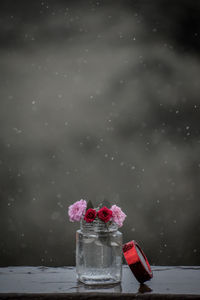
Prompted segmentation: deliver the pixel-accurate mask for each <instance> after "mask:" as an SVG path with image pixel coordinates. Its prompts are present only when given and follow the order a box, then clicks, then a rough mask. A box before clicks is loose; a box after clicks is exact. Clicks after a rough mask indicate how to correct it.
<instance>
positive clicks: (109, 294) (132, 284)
mask: <svg viewBox="0 0 200 300" xmlns="http://www.w3.org/2000/svg"><path fill="white" fill-rule="evenodd" d="M152 271H153V278H152V279H151V280H150V281H148V282H146V284H144V285H140V284H139V283H138V282H137V281H136V279H135V278H134V276H133V275H132V273H131V271H130V270H129V268H128V266H123V275H122V282H121V284H117V285H112V286H86V285H84V284H82V283H80V282H77V280H76V272H75V268H74V267H62V268H49V267H7V268H0V299H81V300H83V299H84V300H86V299H96V300H99V299H200V267H184V266H180V267H163V266H162V267H159V266H154V267H152Z"/></svg>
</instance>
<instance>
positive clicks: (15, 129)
mask: <svg viewBox="0 0 200 300" xmlns="http://www.w3.org/2000/svg"><path fill="white" fill-rule="evenodd" d="M13 130H14V131H15V132H16V134H20V133H22V130H21V129H18V128H16V127H14V128H13Z"/></svg>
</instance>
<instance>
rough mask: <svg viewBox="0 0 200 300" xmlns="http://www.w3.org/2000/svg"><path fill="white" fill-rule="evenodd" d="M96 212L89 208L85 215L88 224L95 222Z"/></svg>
mask: <svg viewBox="0 0 200 300" xmlns="http://www.w3.org/2000/svg"><path fill="white" fill-rule="evenodd" d="M96 215H97V213H96V210H95V209H93V208H89V209H88V210H87V211H86V213H85V217H84V220H85V221H86V222H87V223H91V222H93V221H94V219H95V218H96Z"/></svg>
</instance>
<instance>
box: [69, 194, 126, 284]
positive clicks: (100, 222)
mask: <svg viewBox="0 0 200 300" xmlns="http://www.w3.org/2000/svg"><path fill="white" fill-rule="evenodd" d="M108 207H110V205H109V203H108V202H107V201H104V202H103V203H101V204H100V205H98V207H97V208H94V207H93V205H92V203H91V202H90V201H89V202H88V203H87V202H86V200H83V199H81V200H80V201H77V202H75V203H74V204H72V205H70V206H69V209H68V215H69V219H70V221H71V222H74V221H78V222H80V229H79V230H77V232H76V271H77V277H78V280H80V281H81V282H83V283H85V284H111V283H116V282H120V281H121V271H122V233H121V232H119V231H118V228H119V227H122V225H123V222H124V220H125V218H126V214H125V213H124V212H123V211H122V210H121V208H120V207H119V206H117V205H112V206H111V207H110V208H108Z"/></svg>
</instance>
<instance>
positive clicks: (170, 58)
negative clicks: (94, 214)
mask: <svg viewBox="0 0 200 300" xmlns="http://www.w3.org/2000/svg"><path fill="white" fill-rule="evenodd" d="M0 6H1V7H0V23H1V26H0V38H1V48H0V66H1V69H0V70H1V73H0V74H1V79H0V85H1V88H0V125H1V131H0V182H1V184H0V213H1V217H0V234H1V237H2V238H1V242H0V264H1V265H19V264H22V265H34V264H35V265H39V264H44V265H69V264H71V263H73V264H74V250H75V230H76V229H77V228H78V224H71V223H70V222H69V221H68V217H67V207H68V205H70V204H71V203H73V202H74V201H76V200H79V199H80V198H85V199H88V200H89V199H90V200H93V202H96V203H97V202H99V201H101V199H103V198H106V199H108V200H110V202H112V203H113V204H114V203H117V204H119V205H121V206H122V208H123V210H124V211H125V212H126V213H127V215H128V217H127V220H126V222H125V225H124V227H123V228H122V232H123V233H124V241H128V240H131V239H135V240H137V241H138V242H140V244H141V245H142V247H143V248H144V250H145V252H146V253H147V256H148V257H149V258H150V261H151V263H153V264H157V265H165V264H168V265H174V264H180V265H184V264H190V265H193V264H200V254H199V253H200V252H199V251H200V247H199V246H200V243H199V235H200V222H199V220H200V210H199V194H200V187H199V179H200V176H199V172H200V158H199V152H200V136H199V130H200V125H199V117H200V100H199V94H200V56H199V53H200V52H199V48H200V36H199V33H200V32H199V24H200V21H199V17H198V16H199V13H200V5H199V4H198V3H197V2H196V1H189V0H188V1H186V0H183V1H178V0H177V1H173V3H171V4H169V2H168V1H158V0H157V1H154V2H153V3H152V2H150V1H144V0H143V1H32V2H31V1H21V0H20V1H13V0H10V1H1V4H0ZM72 240H73V241H74V243H71V241H72ZM188 241H189V242H188Z"/></svg>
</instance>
